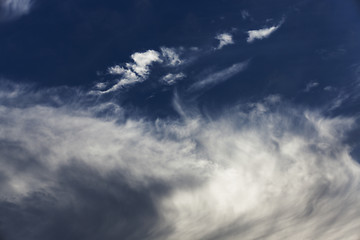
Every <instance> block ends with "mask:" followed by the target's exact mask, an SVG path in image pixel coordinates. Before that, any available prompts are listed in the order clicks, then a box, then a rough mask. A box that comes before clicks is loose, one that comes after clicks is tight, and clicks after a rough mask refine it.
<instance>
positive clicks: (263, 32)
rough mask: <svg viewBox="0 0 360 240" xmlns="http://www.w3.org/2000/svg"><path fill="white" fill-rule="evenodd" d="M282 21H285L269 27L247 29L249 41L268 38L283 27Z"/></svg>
mask: <svg viewBox="0 0 360 240" xmlns="http://www.w3.org/2000/svg"><path fill="white" fill-rule="evenodd" d="M282 23H283V21H282V22H281V23H280V24H279V25H277V26H272V27H269V28H262V29H259V30H250V31H247V33H248V35H249V36H248V38H247V42H248V43H252V42H253V41H255V40H256V39H259V40H260V39H264V38H268V37H269V36H270V35H271V34H272V33H274V32H275V31H276V30H278V29H279V28H280V27H281V25H282Z"/></svg>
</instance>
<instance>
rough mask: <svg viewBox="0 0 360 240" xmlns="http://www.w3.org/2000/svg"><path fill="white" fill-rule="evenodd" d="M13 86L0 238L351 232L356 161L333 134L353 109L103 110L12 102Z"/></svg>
mask: <svg viewBox="0 0 360 240" xmlns="http://www.w3.org/2000/svg"><path fill="white" fill-rule="evenodd" d="M13 89H14V90H13V91H16V93H13V92H12V91H11V90H8V94H2V95H1V101H0V103H1V105H0V136H1V138H0V156H1V158H0V164H1V169H0V176H1V178H0V179H1V181H0V186H1V194H0V213H1V214H0V222H1V233H0V235H1V237H3V236H6V237H7V238H9V239H14V240H17V239H19V240H20V239H29V240H35V239H63V237H64V234H66V237H67V238H69V239H79V238H80V239H91V238H93V237H94V234H95V235H96V238H99V239H118V238H121V239H149V240H152V239H157V240H162V239H174V240H177V239H225V240H231V239H239V238H241V239H247V240H250V239H259V238H266V239H274V240H276V239H291V238H292V239H297V238H300V239H301V238H306V239H319V240H337V239H356V238H357V237H359V232H358V229H359V227H360V217H359V216H360V201H359V199H360V193H359V187H360V181H359V180H360V168H359V166H358V164H356V163H355V162H354V160H353V159H352V158H351V155H350V154H349V151H350V149H349V148H348V146H347V145H346V144H345V143H344V141H343V138H344V134H345V132H346V131H347V130H348V129H350V128H351V127H352V126H353V124H354V121H355V119H354V118H349V117H348V118H340V117H335V118H331V117H325V116H322V114H321V113H319V112H312V111H304V110H301V109H299V108H296V107H294V106H289V105H286V104H282V102H281V99H280V98H279V97H276V96H270V97H269V98H266V99H264V101H260V102H256V103H252V104H250V105H249V104H245V105H239V106H237V107H236V108H232V109H229V111H226V112H224V113H223V114H222V115H221V116H219V118H217V119H216V120H214V119H209V118H208V117H204V116H202V115H199V114H194V113H193V112H190V113H189V111H190V110H189V109H187V107H186V106H181V102H180V101H179V99H175V103H174V104H175V105H177V106H178V107H177V109H180V110H181V111H182V114H181V115H182V116H183V117H184V120H182V119H178V120H169V119H167V120H161V119H158V120H156V121H150V120H145V119H139V118H138V117H137V118H132V117H131V116H130V117H126V118H125V117H124V116H123V115H121V114H120V115H119V114H118V113H116V114H113V115H111V117H107V118H103V117H96V116H98V114H97V113H98V111H100V110H101V109H103V106H99V105H97V103H96V104H95V103H94V106H93V107H91V108H89V107H88V106H79V105H77V106H74V105H72V104H73V103H74V102H79V101H70V102H72V103H71V104H70V103H67V104H66V103H64V104H63V105H62V106H61V107H53V106H51V105H43V104H38V103H37V102H36V103H32V102H31V101H32V99H34V98H38V97H39V95H41V94H45V96H48V93H46V92H45V93H43V92H41V91H40V92H36V93H31V92H30V93H29V91H27V94H28V98H27V99H26V102H27V105H26V106H23V107H17V106H14V105H13V104H16V103H17V102H21V101H24V99H23V98H24V95H23V94H20V93H21V92H19V91H21V89H22V87H21V86H16V87H14V88H13ZM19 89H20V90H19ZM31 94H36V97H33V98H31ZM52 95H54V94H52ZM65 95H66V94H65ZM66 96H67V97H68V95H66ZM71 96H72V97H73V98H74V100H75V99H76V98H78V97H79V95H71ZM80 96H81V95H80ZM58 97H60V98H61V96H58ZM9 99H10V100H11V101H9ZM63 102H66V101H63ZM80 102H81V101H80ZM249 106H250V108H249ZM120 108H121V107H120ZM242 109H243V110H242ZM120 111H124V110H123V109H122V110H120ZM127 115H128V114H127ZM119 116H120V117H119ZM186 116H187V117H186ZM74 209H75V210H74ZM19 224H21V228H19ZM74 226H76V227H74Z"/></svg>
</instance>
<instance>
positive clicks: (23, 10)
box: [0, 0, 33, 20]
mask: <svg viewBox="0 0 360 240" xmlns="http://www.w3.org/2000/svg"><path fill="white" fill-rule="evenodd" d="M32 5H33V1H32V0H3V1H1V2H0V16H1V17H0V19H1V20H12V19H15V18H18V17H20V16H22V15H25V14H28V13H29V12H30V10H31V7H32Z"/></svg>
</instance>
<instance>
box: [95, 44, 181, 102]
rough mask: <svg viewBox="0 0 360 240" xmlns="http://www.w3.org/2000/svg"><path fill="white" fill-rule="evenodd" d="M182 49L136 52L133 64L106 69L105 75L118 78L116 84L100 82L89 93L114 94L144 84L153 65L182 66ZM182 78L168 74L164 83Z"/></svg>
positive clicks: (164, 48)
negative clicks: (128, 87)
mask: <svg viewBox="0 0 360 240" xmlns="http://www.w3.org/2000/svg"><path fill="white" fill-rule="evenodd" d="M181 51H182V49H181V48H180V49H175V48H168V47H161V48H160V52H158V51H155V50H147V51H145V52H136V53H134V54H132V55H131V59H132V60H133V62H130V63H126V64H122V65H115V66H112V67H109V68H108V69H107V73H108V74H110V75H113V76H119V77H120V78H118V79H117V81H116V83H115V84H114V83H109V82H101V83H97V84H96V85H95V87H94V90H92V91H91V92H90V93H91V94H95V95H99V94H105V93H109V92H114V91H116V90H119V89H121V88H124V87H127V86H131V85H133V84H135V83H140V82H144V81H146V80H147V79H148V78H149V75H150V73H151V71H150V67H151V65H152V64H154V63H160V64H161V67H163V68H164V67H172V68H175V67H178V66H179V65H181V64H183V63H184V61H183V60H182V59H180V56H179V52H181ZM182 77H183V76H181V75H179V74H177V75H172V74H168V76H167V77H165V79H164V80H165V81H170V78H172V79H173V80H174V81H175V80H176V79H180V78H182Z"/></svg>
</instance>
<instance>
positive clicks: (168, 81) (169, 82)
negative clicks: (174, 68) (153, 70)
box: [161, 73, 186, 85]
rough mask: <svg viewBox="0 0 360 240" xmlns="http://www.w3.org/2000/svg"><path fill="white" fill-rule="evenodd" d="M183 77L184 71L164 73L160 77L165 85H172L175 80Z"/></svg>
mask: <svg viewBox="0 0 360 240" xmlns="http://www.w3.org/2000/svg"><path fill="white" fill-rule="evenodd" d="M184 77H186V75H185V74H184V73H176V74H172V73H169V74H167V75H165V76H164V77H162V78H161V81H162V82H164V83H165V84H167V85H172V84H174V83H175V82H176V81H178V80H180V79H183V78H184Z"/></svg>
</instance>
